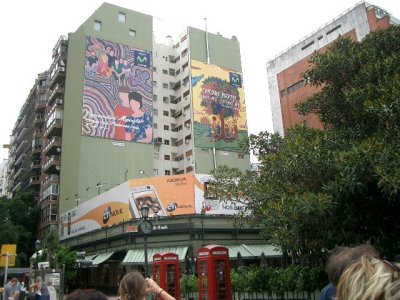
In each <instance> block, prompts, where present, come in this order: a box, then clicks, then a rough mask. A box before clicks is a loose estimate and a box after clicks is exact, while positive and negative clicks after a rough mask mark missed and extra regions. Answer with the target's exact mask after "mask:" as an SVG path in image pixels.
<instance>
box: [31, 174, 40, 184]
mask: <svg viewBox="0 0 400 300" xmlns="http://www.w3.org/2000/svg"><path fill="white" fill-rule="evenodd" d="M34 185H40V176H39V175H36V176H32V177H31V178H30V179H29V186H34Z"/></svg>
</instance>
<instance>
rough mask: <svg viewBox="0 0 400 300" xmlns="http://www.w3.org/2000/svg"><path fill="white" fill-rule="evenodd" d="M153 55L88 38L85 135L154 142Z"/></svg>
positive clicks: (85, 84) (83, 131)
mask: <svg viewBox="0 0 400 300" xmlns="http://www.w3.org/2000/svg"><path fill="white" fill-rule="evenodd" d="M151 59H152V54H151V52H149V51H144V50H140V49H136V48H133V47H131V46H126V45H122V44H117V43H113V42H110V41H106V40H102V39H98V38H94V37H88V38H87V39H86V56H85V79H84V92H83V112H82V135H87V136H93V137H100V138H106V139H114V140H118V141H127V142H137V143H146V144H148V143H152V137H153V133H152V130H153V105H152V100H153V85H152V84H153V79H152V74H153V73H152V60H151Z"/></svg>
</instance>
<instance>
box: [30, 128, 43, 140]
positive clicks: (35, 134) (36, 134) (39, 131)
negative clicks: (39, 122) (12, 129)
mask: <svg viewBox="0 0 400 300" xmlns="http://www.w3.org/2000/svg"><path fill="white" fill-rule="evenodd" d="M40 137H43V130H42V129H36V130H35V131H34V132H33V136H32V139H33V140H34V139H35V138H40Z"/></svg>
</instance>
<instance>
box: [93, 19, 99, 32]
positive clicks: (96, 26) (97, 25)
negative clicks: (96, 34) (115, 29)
mask: <svg viewBox="0 0 400 300" xmlns="http://www.w3.org/2000/svg"><path fill="white" fill-rule="evenodd" d="M93 29H94V30H95V31H100V30H101V22H100V21H97V20H95V21H94V27H93Z"/></svg>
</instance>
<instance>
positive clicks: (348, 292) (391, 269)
mask: <svg viewBox="0 0 400 300" xmlns="http://www.w3.org/2000/svg"><path fill="white" fill-rule="evenodd" d="M336 296H337V300H345V299H359V300H367V299H368V300H392V299H400V279H399V269H398V268H397V267H396V266H394V265H392V264H390V263H389V262H386V261H382V260H379V259H377V258H376V257H373V256H371V255H363V256H362V257H361V258H360V259H359V260H358V261H357V262H355V263H353V264H351V265H350V266H349V267H348V268H347V269H346V270H345V271H344V272H343V274H342V276H341V277H340V280H339V283H338V285H337V292H336Z"/></svg>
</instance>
